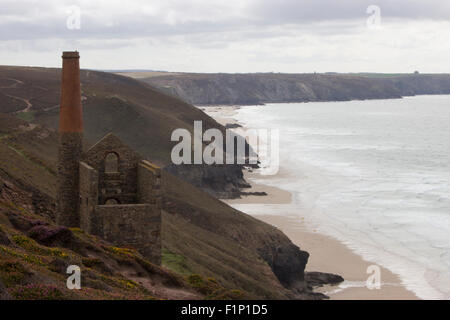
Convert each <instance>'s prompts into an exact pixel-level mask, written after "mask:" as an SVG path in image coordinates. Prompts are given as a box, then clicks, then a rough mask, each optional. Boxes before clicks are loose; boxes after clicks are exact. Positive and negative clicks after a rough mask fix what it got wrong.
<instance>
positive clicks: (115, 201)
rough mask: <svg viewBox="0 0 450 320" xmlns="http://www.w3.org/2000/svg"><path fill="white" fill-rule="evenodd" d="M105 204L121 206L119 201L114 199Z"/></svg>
mask: <svg viewBox="0 0 450 320" xmlns="http://www.w3.org/2000/svg"><path fill="white" fill-rule="evenodd" d="M105 204H106V205H115V204H119V201H117V200H116V199H114V198H111V199H108V200H106V202H105Z"/></svg>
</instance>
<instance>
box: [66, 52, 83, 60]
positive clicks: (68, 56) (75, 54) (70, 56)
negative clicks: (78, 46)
mask: <svg viewBox="0 0 450 320" xmlns="http://www.w3.org/2000/svg"><path fill="white" fill-rule="evenodd" d="M62 58H63V59H79V58H80V54H79V53H78V51H63V55H62Z"/></svg>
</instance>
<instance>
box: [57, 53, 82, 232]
mask: <svg viewBox="0 0 450 320" xmlns="http://www.w3.org/2000/svg"><path fill="white" fill-rule="evenodd" d="M62 59H63V61H62V77H61V100H60V101H61V102H60V114H59V152H58V196H57V219H56V220H57V223H58V224H60V225H63V226H66V227H79V226H80V216H79V205H80V204H79V161H80V158H81V154H82V143H83V111H82V107H81V86H80V61H79V60H80V55H79V54H78V52H77V51H73V52H72V51H65V52H63V55H62Z"/></svg>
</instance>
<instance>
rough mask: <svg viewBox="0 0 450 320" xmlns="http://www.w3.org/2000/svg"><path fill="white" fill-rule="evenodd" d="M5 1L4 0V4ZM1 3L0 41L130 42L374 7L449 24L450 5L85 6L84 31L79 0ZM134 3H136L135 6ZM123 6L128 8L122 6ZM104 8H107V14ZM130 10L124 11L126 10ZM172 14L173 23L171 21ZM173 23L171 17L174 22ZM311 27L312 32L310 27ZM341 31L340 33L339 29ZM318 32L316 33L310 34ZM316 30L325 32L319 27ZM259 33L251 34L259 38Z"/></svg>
mask: <svg viewBox="0 0 450 320" xmlns="http://www.w3.org/2000/svg"><path fill="white" fill-rule="evenodd" d="M3 1H4V0H3ZM3 1H2V10H1V12H0V40H17V39H23V40H26V39H48V38H61V39H86V38H97V39H98V38H105V39H113V38H116V39H127V38H130V37H134V38H139V37H164V36H170V35H189V34H201V33H219V32H230V31H239V30H244V31H245V30H246V29H249V28H258V29H257V30H260V31H261V34H264V28H265V27H273V26H285V25H288V24H291V25H295V26H299V27H302V28H305V25H307V24H311V23H312V22H315V23H320V22H324V21H336V20H338V21H339V20H341V21H346V20H355V19H360V20H361V21H364V20H365V19H366V18H367V13H366V8H367V7H368V6H369V5H371V4H376V5H378V6H380V7H381V11H382V17H386V18H407V19H422V18H427V19H443V20H450V2H449V1H446V0H441V1H439V0H427V1H424V0H409V1H407V0H399V1H389V0H378V1H374V0H279V1H275V0H263V1H262V0H246V1H245V0H243V1H241V2H240V5H239V7H238V8H237V7H236V8H234V10H233V7H232V6H228V7H226V6H225V7H224V6H223V5H220V3H219V2H214V1H207V0H205V1H199V0H197V1H192V0H191V1H186V0H172V1H155V0H153V2H150V3H155V4H156V3H159V4H160V3H163V4H164V5H162V6H161V7H160V12H156V13H148V12H146V11H145V10H144V11H142V12H140V11H139V6H137V9H136V11H132V12H127V11H126V10H123V11H122V10H121V8H123V7H121V5H117V4H116V6H114V5H111V6H110V5H108V4H107V3H106V2H104V6H108V7H107V8H106V7H102V6H94V5H90V6H88V9H86V10H85V6H86V3H85V2H80V4H79V6H80V8H81V10H82V16H81V18H82V20H81V21H82V28H81V30H69V29H67V28H66V19H67V17H68V14H67V13H65V11H64V8H65V7H68V6H69V5H71V4H74V3H75V4H76V3H77V2H76V1H72V2H70V1H63V2H54V1H49V0H48V1H45V0H42V1H39V2H36V1H14V2H13V1H5V2H3ZM130 3H132V2H130ZM236 4H237V2H236ZM122 6H127V3H123V4H122ZM103 9H105V10H106V9H107V10H106V12H105V10H103ZM124 11H125V12H124ZM170 15H173V16H174V17H175V18H174V19H173V21H168V19H167V17H170ZM169 20H170V19H169ZM306 28H309V27H308V26H306ZM339 28H340V29H339ZM309 31H314V30H309ZM317 32H318V33H320V32H324V30H321V29H320V26H319V27H318V29H317ZM327 32H328V33H329V32H334V33H337V32H342V33H345V32H351V31H350V30H349V29H348V28H346V27H345V24H337V25H336V28H334V29H330V28H328V31H327ZM257 33H258V32H249V36H250V35H251V34H253V35H254V36H256V37H258V35H257Z"/></svg>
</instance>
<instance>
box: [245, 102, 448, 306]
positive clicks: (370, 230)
mask: <svg viewBox="0 0 450 320" xmlns="http://www.w3.org/2000/svg"><path fill="white" fill-rule="evenodd" d="M448 104H450V96H448V97H444V98H443V97H427V96H422V97H415V98H408V99H403V100H386V101H380V100H377V101H363V102H361V101H356V102H349V103H338V104H334V103H310V104H279V105H268V106H263V107H261V106H257V107H243V108H241V109H240V110H238V112H237V113H236V118H237V120H238V121H239V122H241V123H243V124H244V125H246V126H248V127H250V128H277V129H280V136H281V141H280V148H281V150H280V163H281V166H282V168H283V171H284V172H288V173H289V174H288V175H286V176H285V177H283V178H279V177H277V178H276V179H274V180H273V181H271V180H267V179H265V180H264V181H261V182H262V183H266V184H270V185H274V186H277V187H280V186H281V187H282V188H284V189H286V190H288V191H291V192H292V193H293V195H294V196H293V199H294V202H293V204H292V205H289V206H286V205H272V206H267V205H255V206H256V207H255V206H254V207H252V206H245V207H242V206H241V207H240V209H242V210H243V211H245V212H248V213H250V214H252V213H256V212H258V213H269V212H270V213H271V214H273V213H275V212H280V213H281V214H295V213H296V212H297V213H298V212H299V210H302V213H308V214H309V216H308V217H307V221H308V223H310V224H311V225H314V228H318V230H319V231H320V232H323V233H325V234H328V235H330V236H333V237H335V238H337V239H338V240H340V241H342V242H343V243H344V244H346V245H347V246H349V247H350V248H351V249H352V250H354V251H355V252H356V253H358V254H359V255H361V256H363V258H364V259H366V260H368V261H373V262H376V263H379V264H381V265H383V266H384V267H386V268H388V269H390V270H391V271H392V272H394V273H396V274H398V275H399V276H400V278H401V280H402V282H403V284H404V285H405V286H406V287H407V288H408V289H410V290H412V291H414V292H415V293H416V294H417V295H418V296H419V297H421V298H425V299H443V298H444V299H449V298H450V276H449V274H450V273H449V271H450V170H448V168H449V167H448V164H449V163H450V147H449V145H448V143H446V142H447V141H449V140H450V132H449V130H448V128H447V126H448V123H449V122H450V109H449V108H448V107H447V106H448ZM337 106H339V108H338V107H337ZM437 114H438V115H439V117H436V116H435V115H437Z"/></svg>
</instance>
